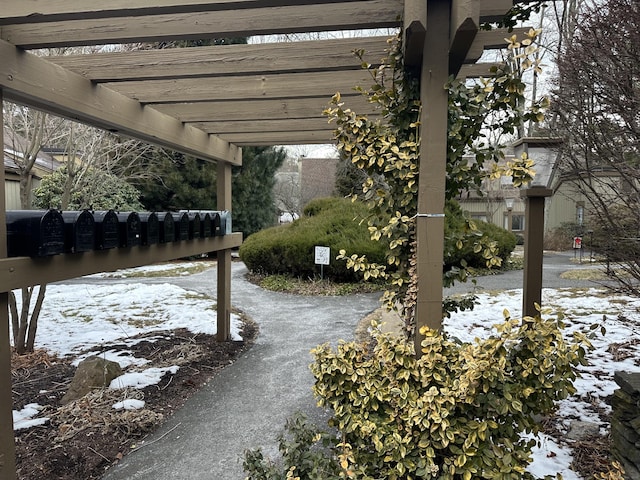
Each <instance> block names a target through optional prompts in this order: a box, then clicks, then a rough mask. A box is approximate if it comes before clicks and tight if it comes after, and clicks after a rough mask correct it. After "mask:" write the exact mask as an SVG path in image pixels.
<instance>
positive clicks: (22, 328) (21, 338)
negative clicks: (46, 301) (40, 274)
mask: <svg viewBox="0 0 640 480" xmlns="http://www.w3.org/2000/svg"><path fill="white" fill-rule="evenodd" d="M32 293H33V287H30V288H29V287H24V288H23V289H22V311H21V312H20V319H19V325H18V338H16V340H15V348H16V353H17V354H18V355H23V354H25V353H26V351H27V350H26V347H27V345H26V337H27V326H28V325H29V305H31V294H32Z"/></svg>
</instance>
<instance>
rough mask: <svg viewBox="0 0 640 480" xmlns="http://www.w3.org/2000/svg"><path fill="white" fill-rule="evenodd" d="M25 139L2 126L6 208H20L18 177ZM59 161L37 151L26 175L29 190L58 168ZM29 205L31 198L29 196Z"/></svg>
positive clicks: (31, 190)
mask: <svg viewBox="0 0 640 480" xmlns="http://www.w3.org/2000/svg"><path fill="white" fill-rule="evenodd" d="M25 147H26V140H25V139H24V138H23V137H21V136H20V135H18V134H16V133H14V132H12V131H11V130H9V129H7V128H4V146H3V154H4V155H3V157H4V175H5V180H4V182H5V202H6V208H7V210H20V209H21V208H22V206H21V201H20V177H21V170H22V169H23V165H24V161H23V158H24V151H25V150H26V148H25ZM60 165H61V163H60V162H59V161H58V160H56V159H55V158H54V157H53V156H52V155H50V154H48V153H46V152H44V151H40V152H38V155H37V158H36V161H35V164H34V165H33V168H32V169H31V171H30V172H29V173H28V175H27V176H26V180H27V183H28V189H29V192H33V190H34V189H36V188H37V187H38V186H39V185H40V180H41V179H42V178H43V177H44V176H45V175H49V174H50V173H52V172H54V171H55V170H56V169H57V168H59V167H60ZM29 207H31V198H29Z"/></svg>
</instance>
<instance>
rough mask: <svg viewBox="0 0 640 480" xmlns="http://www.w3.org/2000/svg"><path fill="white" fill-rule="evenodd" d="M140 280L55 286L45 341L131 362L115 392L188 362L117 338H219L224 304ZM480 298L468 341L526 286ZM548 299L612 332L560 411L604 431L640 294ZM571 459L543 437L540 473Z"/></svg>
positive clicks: (569, 321) (512, 306) (74, 353)
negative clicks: (178, 332) (98, 349)
mask: <svg viewBox="0 0 640 480" xmlns="http://www.w3.org/2000/svg"><path fill="white" fill-rule="evenodd" d="M185 266H188V265H187V264H185ZM164 268H167V269H168V268H170V269H171V272H172V274H173V273H175V272H176V264H171V265H170V266H167V267H164V266H162V265H161V266H151V267H141V268H139V269H132V270H131V271H134V272H136V274H140V273H142V274H145V272H146V273H148V274H153V275H158V273H159V270H160V272H161V271H162V269H164ZM128 273H129V272H124V273H122V274H123V275H128ZM109 275H113V274H109ZM117 275H118V274H116V276H117ZM131 282H132V283H127V284H109V283H105V284H90V283H87V284H74V285H58V284H56V285H49V286H48V287H47V301H46V302H45V303H44V307H43V311H42V314H41V320H40V324H39V327H38V329H39V332H38V340H37V344H38V347H41V348H46V349H48V350H49V351H50V352H51V353H56V354H58V355H61V356H65V355H70V356H71V357H72V358H74V363H75V364H77V363H78V362H79V361H80V360H81V359H82V358H84V356H85V355H83V354H81V352H82V351H83V350H85V349H88V348H91V347H95V346H102V347H103V350H102V353H100V355H101V356H102V355H104V356H105V357H106V358H108V359H112V360H115V361H117V362H119V363H120V365H121V366H123V367H127V366H131V368H130V369H129V370H130V371H128V372H127V373H125V374H124V375H123V376H121V377H118V378H117V379H115V380H114V381H113V382H112V384H111V386H110V388H124V387H126V386H133V387H136V388H143V387H144V386H147V385H151V384H154V383H157V382H159V380H160V378H161V377H162V375H163V374H164V373H165V372H166V371H176V369H177V368H179V367H178V366H169V367H166V368H165V369H158V368H145V365H144V363H145V361H140V359H134V358H133V357H132V356H131V355H129V354H128V352H127V351H126V350H119V351H115V350H113V349H110V348H109V344H110V343H114V342H116V341H117V342H118V343H125V344H126V343H127V342H129V343H132V342H135V340H134V339H133V338H132V337H134V336H136V335H138V334H140V333H145V332H151V331H154V330H162V329H174V328H188V329H189V330H191V331H192V332H193V333H208V334H214V333H215V322H212V321H211V320H210V318H211V317H210V316H205V315H202V312H203V311H207V310H210V311H213V309H214V308H215V300H214V299H212V298H209V297H207V296H206V295H203V294H201V293H197V292H192V291H188V290H185V289H182V288H180V287H177V286H175V285H172V284H171V283H170V279H168V281H167V283H162V284H153V285H149V284H144V283H136V282H135V279H132V281H131ZM16 293H19V292H16ZM123 299H125V300H124V301H123ZM478 299H479V302H480V305H479V306H477V307H476V308H475V310H473V311H472V312H463V313H460V314H458V315H456V316H455V317H454V318H452V319H448V320H445V324H444V328H445V330H446V331H447V332H449V333H450V334H455V336H457V337H458V338H460V339H461V340H463V341H473V339H474V338H485V337H487V336H488V335H490V334H491V326H492V325H493V324H496V323H498V322H499V320H500V319H502V318H503V312H504V310H505V309H506V310H510V311H513V312H519V310H520V308H521V305H522V290H521V289H518V290H507V291H504V292H500V293H496V292H492V293H486V294H480V295H479V296H478ZM543 304H544V305H545V308H546V309H548V310H549V311H550V312H551V313H552V314H555V313H557V312H563V313H564V315H565V321H566V325H567V333H571V332H573V331H576V330H581V329H585V328H588V327H589V326H590V325H592V324H596V323H597V324H601V325H602V326H603V327H605V329H606V334H605V335H604V336H602V335H600V336H598V337H596V338H595V340H593V345H594V349H593V351H591V352H589V354H588V360H589V361H590V365H589V366H586V367H581V368H580V372H581V378H579V379H578V380H577V381H576V382H575V385H576V388H577V390H578V392H577V394H576V395H574V396H573V397H571V398H569V399H567V400H563V401H562V402H560V404H559V409H558V417H559V418H561V419H562V423H561V424H560V425H559V428H560V430H561V431H563V432H565V433H566V432H567V431H568V430H569V429H570V427H571V423H572V421H573V420H582V421H588V422H590V423H592V424H594V425H596V426H597V427H599V429H600V432H601V434H603V435H604V434H605V433H606V432H607V431H608V425H607V423H606V422H605V421H604V420H603V419H602V418H601V416H600V414H599V413H598V409H602V411H603V412H610V410H611V409H610V407H609V405H608V404H607V403H606V398H607V397H608V396H609V395H611V394H612V393H613V391H614V390H615V389H616V388H617V386H616V384H615V382H614V381H613V374H614V372H615V371H618V370H624V371H627V372H640V366H638V362H637V361H636V360H635V359H640V345H639V343H640V342H635V341H634V339H636V338H638V333H640V299H637V298H633V297H629V296H625V295H606V294H605V293H604V292H603V291H602V290H599V289H596V288H592V289H561V290H553V289H544V290H543ZM80 305H81V306H82V307H80ZM150 312H153V315H150ZM123 320H124V321H123ZM240 328H241V322H240V318H239V317H238V316H235V315H233V316H232V335H233V337H234V339H239V338H240ZM612 344H614V345H615V346H616V347H617V352H618V355H616V357H615V358H614V357H613V355H612V353H610V352H609V351H608V349H609V347H610V345H612ZM93 354H94V355H95V354H96V353H95V352H93ZM304 361H305V362H306V361H307V359H306V358H305V359H304ZM131 370H132V371H131ZM143 406H144V402H141V401H139V400H132V401H130V402H129V401H127V402H124V403H122V402H121V403H119V404H115V405H114V408H118V409H120V408H142V407H143ZM39 408H40V407H39V406H38V405H37V404H30V405H28V406H27V407H25V409H24V410H21V411H14V422H15V428H16V429H19V428H30V427H31V426H33V425H38V424H42V423H45V422H46V418H41V417H39V416H38V414H39ZM571 459H572V456H571V448H570V444H567V443H566V442H559V441H558V440H556V439H554V438H551V437H549V436H546V435H542V436H541V437H540V440H539V447H538V448H536V449H535V451H534V461H533V463H532V465H531V466H530V469H529V470H530V471H531V472H532V473H534V474H535V475H537V476H540V477H542V476H544V475H555V474H556V473H562V475H563V477H564V478H565V480H576V479H580V478H581V477H580V476H577V475H576V474H575V473H574V472H572V471H571V470H570V469H569V464H570V462H571Z"/></svg>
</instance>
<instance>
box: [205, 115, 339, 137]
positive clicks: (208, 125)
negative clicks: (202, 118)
mask: <svg viewBox="0 0 640 480" xmlns="http://www.w3.org/2000/svg"><path fill="white" fill-rule="evenodd" d="M193 126H194V127H196V128H199V129H200V130H204V131H205V132H216V134H217V135H220V136H224V135H226V134H228V133H246V134H252V133H261V132H269V133H272V132H294V131H299V132H305V131H306V132H308V131H328V130H329V131H331V130H334V129H335V128H336V125H335V123H329V121H328V119H327V118H325V117H310V118H296V119H292V120H289V119H286V120H285V119H281V120H263V119H256V120H241V121H227V120H220V121H217V122H199V123H194V124H193Z"/></svg>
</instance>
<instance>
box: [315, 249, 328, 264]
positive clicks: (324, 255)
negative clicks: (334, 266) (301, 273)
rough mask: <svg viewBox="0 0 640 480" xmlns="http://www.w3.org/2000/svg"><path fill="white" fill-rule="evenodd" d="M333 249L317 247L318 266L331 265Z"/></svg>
mask: <svg viewBox="0 0 640 480" xmlns="http://www.w3.org/2000/svg"><path fill="white" fill-rule="evenodd" d="M330 258H331V249H330V248H329V247H317V246H316V265H329V260H330Z"/></svg>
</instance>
